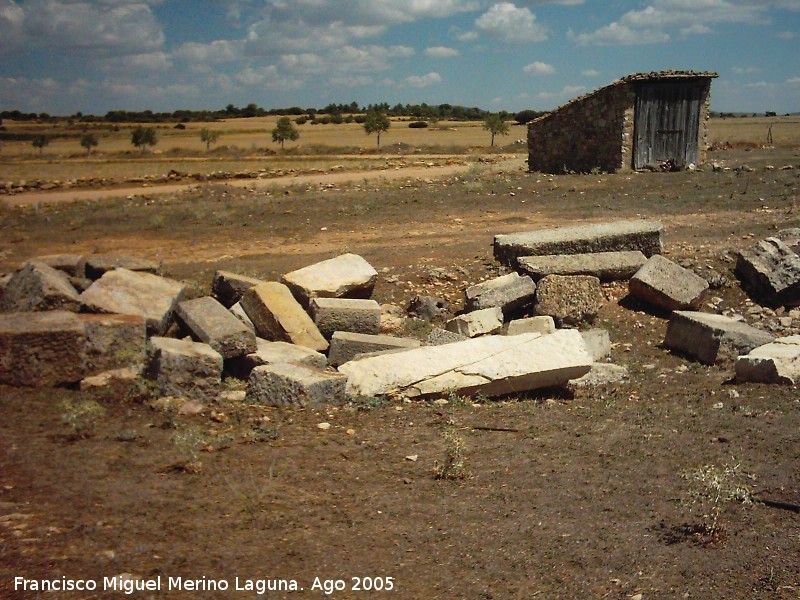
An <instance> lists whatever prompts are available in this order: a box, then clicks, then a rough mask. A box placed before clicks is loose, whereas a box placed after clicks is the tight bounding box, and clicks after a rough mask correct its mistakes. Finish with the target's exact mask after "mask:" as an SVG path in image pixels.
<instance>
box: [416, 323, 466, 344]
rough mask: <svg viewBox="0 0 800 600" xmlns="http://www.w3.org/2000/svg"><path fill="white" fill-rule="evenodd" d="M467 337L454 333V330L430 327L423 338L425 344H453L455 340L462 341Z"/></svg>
mask: <svg viewBox="0 0 800 600" xmlns="http://www.w3.org/2000/svg"><path fill="white" fill-rule="evenodd" d="M468 339H469V338H468V337H467V336H466V335H462V334H460V333H456V332H455V331H447V330H445V329H441V328H439V327H433V328H431V332H430V333H429V334H428V337H427V338H426V339H425V345H426V346H443V345H445V344H453V343H455V342H463V341H464V340H468Z"/></svg>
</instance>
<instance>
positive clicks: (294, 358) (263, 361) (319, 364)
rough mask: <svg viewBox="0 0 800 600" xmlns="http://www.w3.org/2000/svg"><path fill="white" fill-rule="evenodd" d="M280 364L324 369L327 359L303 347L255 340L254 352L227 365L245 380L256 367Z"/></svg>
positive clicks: (259, 339)
mask: <svg viewBox="0 0 800 600" xmlns="http://www.w3.org/2000/svg"><path fill="white" fill-rule="evenodd" d="M281 363H295V364H298V365H305V366H307V367H315V368H317V369H324V368H325V367H327V366H328V359H327V358H326V356H325V355H324V354H321V353H320V352H316V351H314V350H311V349H310V348H306V347H304V346H296V345H295V344H288V343H286V342H270V341H267V340H263V339H261V338H256V351H255V352H251V353H250V354H246V355H245V356H241V357H239V358H236V359H233V360H231V361H230V362H229V365H230V369H231V371H232V372H233V373H234V374H235V375H236V376H237V377H240V378H242V379H247V378H248V377H249V376H250V372H251V371H252V370H253V369H255V368H256V367H261V366H264V365H276V364H281Z"/></svg>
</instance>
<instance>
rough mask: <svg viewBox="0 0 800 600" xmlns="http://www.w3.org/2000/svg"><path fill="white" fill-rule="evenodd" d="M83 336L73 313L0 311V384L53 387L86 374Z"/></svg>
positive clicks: (81, 328)
mask: <svg viewBox="0 0 800 600" xmlns="http://www.w3.org/2000/svg"><path fill="white" fill-rule="evenodd" d="M87 374H88V373H87V366H86V335H85V331H84V327H83V323H81V320H80V319H79V318H78V315H76V314H75V313H73V312H67V311H61V310H54V311H48V312H37V313H2V314H0V383H3V384H7V385H16V386H55V385H62V384H66V383H73V382H77V381H80V380H81V379H83V378H84V377H85V376H86V375H87Z"/></svg>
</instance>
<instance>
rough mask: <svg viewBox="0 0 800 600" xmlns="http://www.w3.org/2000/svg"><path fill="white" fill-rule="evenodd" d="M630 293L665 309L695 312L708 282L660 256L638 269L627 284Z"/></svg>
mask: <svg viewBox="0 0 800 600" xmlns="http://www.w3.org/2000/svg"><path fill="white" fill-rule="evenodd" d="M628 289H629V290H630V293H631V294H632V295H633V296H635V297H637V298H639V299H640V300H643V301H645V302H647V303H648V304H652V305H653V306H655V307H658V308H662V309H665V310H686V309H695V308H698V307H699V306H700V304H701V303H702V302H703V298H704V297H705V295H706V292H707V291H708V282H707V281H706V280H705V279H703V278H702V277H700V276H698V275H695V274H694V273H693V272H692V271H690V270H689V269H684V268H683V267H682V266H680V265H677V264H675V263H674V262H672V261H671V260H669V259H667V258H664V257H663V256H661V255H658V254H657V255H655V256H652V257H650V260H648V261H647V263H646V264H645V265H644V266H643V267H642V268H641V269H639V270H638V271H637V272H636V274H635V275H634V276H633V277H632V278H631V280H630V281H629V282H628Z"/></svg>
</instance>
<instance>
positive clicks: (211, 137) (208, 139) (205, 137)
mask: <svg viewBox="0 0 800 600" xmlns="http://www.w3.org/2000/svg"><path fill="white" fill-rule="evenodd" d="M200 139H201V140H202V141H204V142H205V143H206V152H208V151H209V150H211V144H215V143H216V142H217V140H218V139H219V131H212V130H211V129H205V128H204V129H201V130H200Z"/></svg>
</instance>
